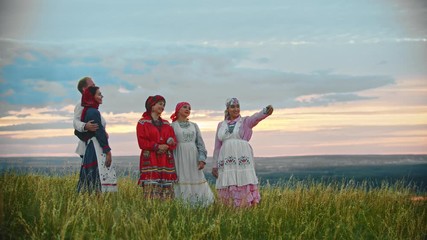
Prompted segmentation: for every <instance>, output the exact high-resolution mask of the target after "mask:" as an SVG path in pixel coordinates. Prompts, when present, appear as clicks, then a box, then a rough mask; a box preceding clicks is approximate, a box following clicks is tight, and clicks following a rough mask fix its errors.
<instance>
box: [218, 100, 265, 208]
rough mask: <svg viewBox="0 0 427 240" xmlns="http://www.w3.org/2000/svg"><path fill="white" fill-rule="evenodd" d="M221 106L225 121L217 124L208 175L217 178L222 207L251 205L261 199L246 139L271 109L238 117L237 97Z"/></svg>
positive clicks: (251, 155) (252, 159) (250, 148)
mask: <svg viewBox="0 0 427 240" xmlns="http://www.w3.org/2000/svg"><path fill="white" fill-rule="evenodd" d="M225 105H226V110H225V119H224V121H222V122H220V123H219V124H218V127H217V132H216V135H215V150H214V154H213V159H214V166H213V169H212V175H214V177H216V178H217V180H216V189H217V190H218V198H219V199H220V201H221V202H222V203H224V204H226V205H234V206H235V207H246V206H254V205H256V204H258V203H259V201H260V199H261V196H260V194H259V190H258V178H257V176H256V174H255V163H254V156H253V151H252V147H251V145H250V144H249V140H250V139H251V137H252V128H253V127H255V126H256V125H257V124H258V123H259V122H260V121H261V120H263V119H265V118H266V117H268V116H270V115H271V114H272V113H273V107H272V106H271V105H268V106H267V107H265V108H264V109H262V110H261V111H260V112H257V113H255V114H253V115H252V116H248V117H241V116H240V104H239V100H238V99H237V98H229V99H227V101H226V103H225Z"/></svg>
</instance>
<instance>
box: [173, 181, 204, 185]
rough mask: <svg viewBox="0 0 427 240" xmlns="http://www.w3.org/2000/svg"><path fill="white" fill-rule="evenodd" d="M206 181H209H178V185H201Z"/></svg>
mask: <svg viewBox="0 0 427 240" xmlns="http://www.w3.org/2000/svg"><path fill="white" fill-rule="evenodd" d="M206 182H208V181H206V180H204V181H201V182H196V183H192V182H178V183H177V185H201V184H204V183H206Z"/></svg>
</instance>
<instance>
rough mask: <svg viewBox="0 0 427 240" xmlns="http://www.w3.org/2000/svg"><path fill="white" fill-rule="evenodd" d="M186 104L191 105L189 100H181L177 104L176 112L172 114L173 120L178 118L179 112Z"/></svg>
mask: <svg viewBox="0 0 427 240" xmlns="http://www.w3.org/2000/svg"><path fill="white" fill-rule="evenodd" d="M184 105H188V106H191V105H190V104H189V103H188V102H180V103H178V104H176V107H175V112H174V113H173V114H172V115H171V119H172V122H175V121H176V120H177V119H178V112H179V110H180V109H181V108H182V107H183V106H184Z"/></svg>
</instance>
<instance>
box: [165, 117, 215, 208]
mask: <svg viewBox="0 0 427 240" xmlns="http://www.w3.org/2000/svg"><path fill="white" fill-rule="evenodd" d="M171 125H172V127H173V129H174V131H175V135H176V139H177V141H178V144H177V147H176V149H175V150H174V158H175V167H176V173H177V175H178V183H177V184H175V186H174V190H175V197H176V198H178V199H182V200H184V201H186V202H188V203H190V204H192V205H194V204H201V205H204V206H206V205H209V204H211V203H213V201H214V195H213V193H212V190H211V188H210V187H209V184H208V182H207V181H206V178H205V175H204V173H203V170H199V169H198V165H199V161H206V155H207V152H206V147H205V144H204V142H203V139H202V136H201V133H200V130H199V127H198V126H197V124H195V123H193V122H178V121H175V122H173V123H172V124H171Z"/></svg>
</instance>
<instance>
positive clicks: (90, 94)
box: [80, 86, 99, 121]
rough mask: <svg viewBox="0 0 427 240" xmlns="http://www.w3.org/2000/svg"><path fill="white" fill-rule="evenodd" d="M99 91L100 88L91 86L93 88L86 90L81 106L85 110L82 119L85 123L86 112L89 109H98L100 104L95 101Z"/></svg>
mask: <svg viewBox="0 0 427 240" xmlns="http://www.w3.org/2000/svg"><path fill="white" fill-rule="evenodd" d="M98 89H99V87H96V86H91V87H88V88H86V89H85V90H84V91H83V94H82V101H81V105H82V106H83V107H84V108H83V111H82V115H81V117H80V120H81V121H83V120H84V119H85V116H86V111H87V110H88V109H89V108H96V109H98V107H99V103H98V102H97V101H96V100H95V94H96V91H97V90H98Z"/></svg>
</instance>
